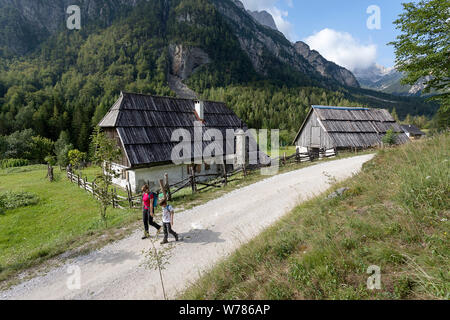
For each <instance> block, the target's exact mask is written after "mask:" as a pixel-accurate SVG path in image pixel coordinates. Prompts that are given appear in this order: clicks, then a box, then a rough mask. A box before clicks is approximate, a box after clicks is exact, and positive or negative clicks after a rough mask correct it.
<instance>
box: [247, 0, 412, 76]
mask: <svg viewBox="0 0 450 320" xmlns="http://www.w3.org/2000/svg"><path fill="white" fill-rule="evenodd" d="M241 1H242V2H243V3H244V5H245V7H246V8H247V9H250V10H258V11H260V10H266V11H268V12H269V13H271V14H272V16H273V17H274V19H275V23H276V24H277V27H278V29H279V30H280V31H281V32H283V33H284V34H285V36H286V37H287V38H288V39H289V40H291V41H292V42H295V41H299V40H301V41H304V42H306V43H307V44H308V45H309V46H310V47H311V48H312V49H315V50H317V51H319V52H320V53H321V54H322V55H323V56H324V57H325V58H326V59H328V60H331V61H333V62H335V63H337V64H339V65H341V66H343V67H346V68H348V69H350V70H351V71H354V70H355V69H366V68H369V67H371V66H373V65H374V64H378V65H381V66H384V67H387V68H390V67H393V66H394V64H395V54H394V48H393V47H392V46H388V45H387V43H388V42H390V41H393V40H395V38H396V36H397V35H398V34H399V30H397V29H396V28H395V25H394V24H393V21H394V20H396V19H397V17H398V15H399V14H400V13H401V12H402V8H403V7H402V5H401V3H403V2H411V1H405V0H241ZM368 11H369V13H368ZM378 12H379V15H378ZM378 17H379V19H378ZM368 20H369V21H368ZM368 22H369V24H368ZM378 22H379V23H378ZM368 25H369V26H370V28H369V26H368Z"/></svg>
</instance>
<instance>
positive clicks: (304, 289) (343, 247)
mask: <svg viewBox="0 0 450 320" xmlns="http://www.w3.org/2000/svg"><path fill="white" fill-rule="evenodd" d="M449 145H450V139H449V136H448V135H444V136H438V137H435V138H433V139H428V140H424V141H418V142H415V143H411V144H408V145H406V146H402V147H399V148H396V149H385V150H381V151H380V152H379V154H378V155H377V157H376V158H375V159H374V160H372V161H371V162H369V163H367V164H366V165H365V166H364V168H363V171H362V172H361V173H360V174H359V175H357V176H355V177H353V178H351V179H349V180H347V181H345V182H343V183H340V184H338V185H336V186H335V188H339V187H347V188H349V190H348V191H347V192H346V193H344V195H343V196H341V197H338V198H335V199H331V200H329V199H327V198H326V195H322V196H319V197H317V198H316V199H314V200H312V201H309V202H307V203H305V204H303V205H300V206H298V207H297V208H296V209H294V210H293V211H292V212H291V213H290V214H288V215H287V216H286V217H285V218H283V219H282V220H281V221H280V222H278V223H277V224H275V225H274V226H272V227H270V228H268V229H267V230H265V231H264V232H263V233H262V234H261V235H260V236H258V237H256V238H255V239H253V240H252V241H250V242H249V243H247V244H244V245H243V246H242V247H241V248H240V249H238V250H237V251H236V252H235V253H233V254H232V255H231V256H230V257H228V258H226V259H225V260H223V261H222V262H221V263H219V264H218V265H217V266H215V267H214V268H213V269H212V270H211V271H209V272H208V273H206V274H205V275H204V276H203V277H202V278H201V279H200V280H199V281H198V282H197V283H195V284H194V285H192V286H191V287H190V288H189V289H188V290H187V291H186V292H185V293H184V294H183V295H182V296H181V297H180V298H183V299H414V298H415V299H423V298H427V299H428V298H429V299H449V298H450V269H449V266H450V261H449V257H450V241H449V240H450V239H449V230H450V223H449V221H448V219H449V218H450V171H449V168H450V165H449V148H448V146H449ZM371 265H376V266H379V267H380V269H381V290H374V291H372V290H368V289H367V279H368V277H369V274H367V269H368V267H369V266H371Z"/></svg>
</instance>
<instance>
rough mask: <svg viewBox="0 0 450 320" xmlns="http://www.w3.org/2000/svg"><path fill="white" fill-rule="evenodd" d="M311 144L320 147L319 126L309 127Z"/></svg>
mask: <svg viewBox="0 0 450 320" xmlns="http://www.w3.org/2000/svg"><path fill="white" fill-rule="evenodd" d="M311 146H312V147H320V127H311Z"/></svg>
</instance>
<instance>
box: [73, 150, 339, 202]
mask: <svg viewBox="0 0 450 320" xmlns="http://www.w3.org/2000/svg"><path fill="white" fill-rule="evenodd" d="M336 155H337V153H336V151H335V150H334V149H329V150H323V149H321V150H319V152H318V153H315V154H314V153H312V152H305V153H299V152H298V151H297V152H296V153H295V154H293V155H290V156H286V153H284V154H283V155H282V156H281V157H278V158H274V159H271V163H276V162H279V165H280V166H285V165H287V164H289V163H303V162H308V161H314V160H315V159H324V158H330V157H335V156H336ZM270 165H271V164H270V163H269V164H266V165H264V164H259V165H244V166H242V167H240V168H238V169H235V170H232V171H227V167H226V165H222V170H221V171H222V172H219V173H217V174H196V172H195V169H194V167H192V166H191V167H190V174H189V176H188V177H187V178H185V179H183V180H181V181H178V182H176V183H173V184H169V176H168V174H167V173H166V174H165V176H164V179H161V180H160V181H159V185H160V191H161V193H163V195H164V197H166V198H167V199H168V200H169V201H170V200H172V196H173V195H174V194H176V193H178V192H180V191H181V190H183V189H185V188H190V189H191V190H192V193H193V194H194V193H196V192H200V191H202V190H204V189H206V188H221V187H224V186H226V185H227V184H228V183H229V182H232V181H236V180H239V178H237V177H236V175H238V174H239V173H243V178H244V179H245V177H246V176H248V175H249V174H251V172H252V171H255V170H258V169H261V168H264V167H268V166H270ZM67 178H68V179H69V180H70V181H71V182H73V183H76V184H77V185H78V187H80V188H82V189H84V190H86V191H87V192H89V193H90V194H92V196H93V197H94V198H96V199H99V192H98V191H99V190H100V188H99V187H98V186H97V185H96V184H95V182H89V181H88V179H87V177H86V178H82V177H80V176H78V175H76V174H74V173H73V172H69V171H67ZM125 191H126V193H127V196H126V197H124V196H121V195H119V194H118V193H117V189H116V188H115V187H113V188H112V189H111V191H110V193H111V201H110V204H111V205H112V206H113V208H119V209H128V208H131V209H133V208H141V206H142V194H141V193H138V194H133V192H132V190H131V186H130V185H128V186H127V187H126V189H125Z"/></svg>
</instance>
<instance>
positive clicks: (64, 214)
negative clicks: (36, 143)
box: [0, 148, 354, 285]
mask: <svg viewBox="0 0 450 320" xmlns="http://www.w3.org/2000/svg"><path fill="white" fill-rule="evenodd" d="M290 149H293V150H294V152H295V148H290ZM286 150H288V148H287V149H286ZM353 155H354V154H353V153H342V154H341V155H339V157H338V158H345V157H349V156H353ZM324 161H326V160H324ZM312 164H314V163H302V164H296V163H291V164H288V165H286V166H283V167H282V168H280V173H283V172H286V171H291V170H296V169H300V168H303V167H306V166H309V165H312ZM99 170H100V168H96V167H91V168H87V169H85V170H83V173H82V176H83V177H87V178H88V180H89V181H92V180H93V179H94V177H95V175H96V174H97V173H98V172H99ZM46 172H47V168H46V166H43V165H34V166H27V167H21V168H9V169H3V170H0V193H3V192H6V191H27V192H31V193H33V194H35V195H37V196H38V198H39V202H38V203H37V204H35V205H31V206H28V207H21V208H17V209H12V210H7V211H6V212H5V213H4V214H0V282H5V281H4V280H7V281H6V282H8V285H9V284H10V282H11V279H13V278H14V276H16V275H17V274H18V273H19V272H21V271H23V270H26V269H28V268H30V267H34V266H38V265H40V264H41V263H43V262H46V261H47V260H49V259H51V258H53V257H55V256H58V255H59V254H61V253H64V252H67V251H71V252H73V254H80V253H85V252H88V251H90V250H92V249H95V248H98V247H100V246H102V245H105V244H106V243H108V242H111V241H114V240H118V239H121V238H123V237H124V236H126V235H127V234H129V232H130V231H132V230H135V229H136V228H140V227H141V225H140V220H141V218H142V217H141V213H140V210H119V209H109V210H108V212H109V218H108V228H105V226H104V224H103V222H102V221H101V220H100V214H99V211H98V203H97V201H96V200H94V199H93V197H92V196H91V195H90V194H88V193H87V192H86V191H84V190H82V189H80V188H78V187H77V186H76V184H73V183H70V182H69V181H68V179H66V177H65V173H64V172H60V170H59V169H58V168H55V177H56V181H55V182H52V183H50V182H49V181H48V180H47V179H46ZM265 178H267V176H262V175H260V174H259V172H258V171H256V172H253V173H251V174H250V175H248V176H247V177H245V179H243V177H242V174H240V175H237V176H235V177H233V178H232V180H234V181H230V182H229V183H228V185H227V186H226V187H223V188H208V189H205V190H203V191H201V192H198V193H196V194H192V192H191V190H190V189H189V188H186V189H184V190H182V191H180V192H179V193H177V194H176V195H175V196H174V199H173V201H172V202H171V204H172V205H173V206H174V207H175V208H176V211H177V212H181V211H182V210H185V209H190V208H192V207H194V206H197V205H201V204H203V203H205V202H207V201H209V200H212V199H215V198H218V197H220V196H221V195H223V194H226V193H228V192H230V191H233V190H234V189H236V188H240V187H244V186H246V185H249V184H252V183H255V182H257V181H260V180H263V179H265ZM118 191H119V193H120V190H118ZM123 194H125V192H123ZM13 280H14V279H13Z"/></svg>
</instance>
